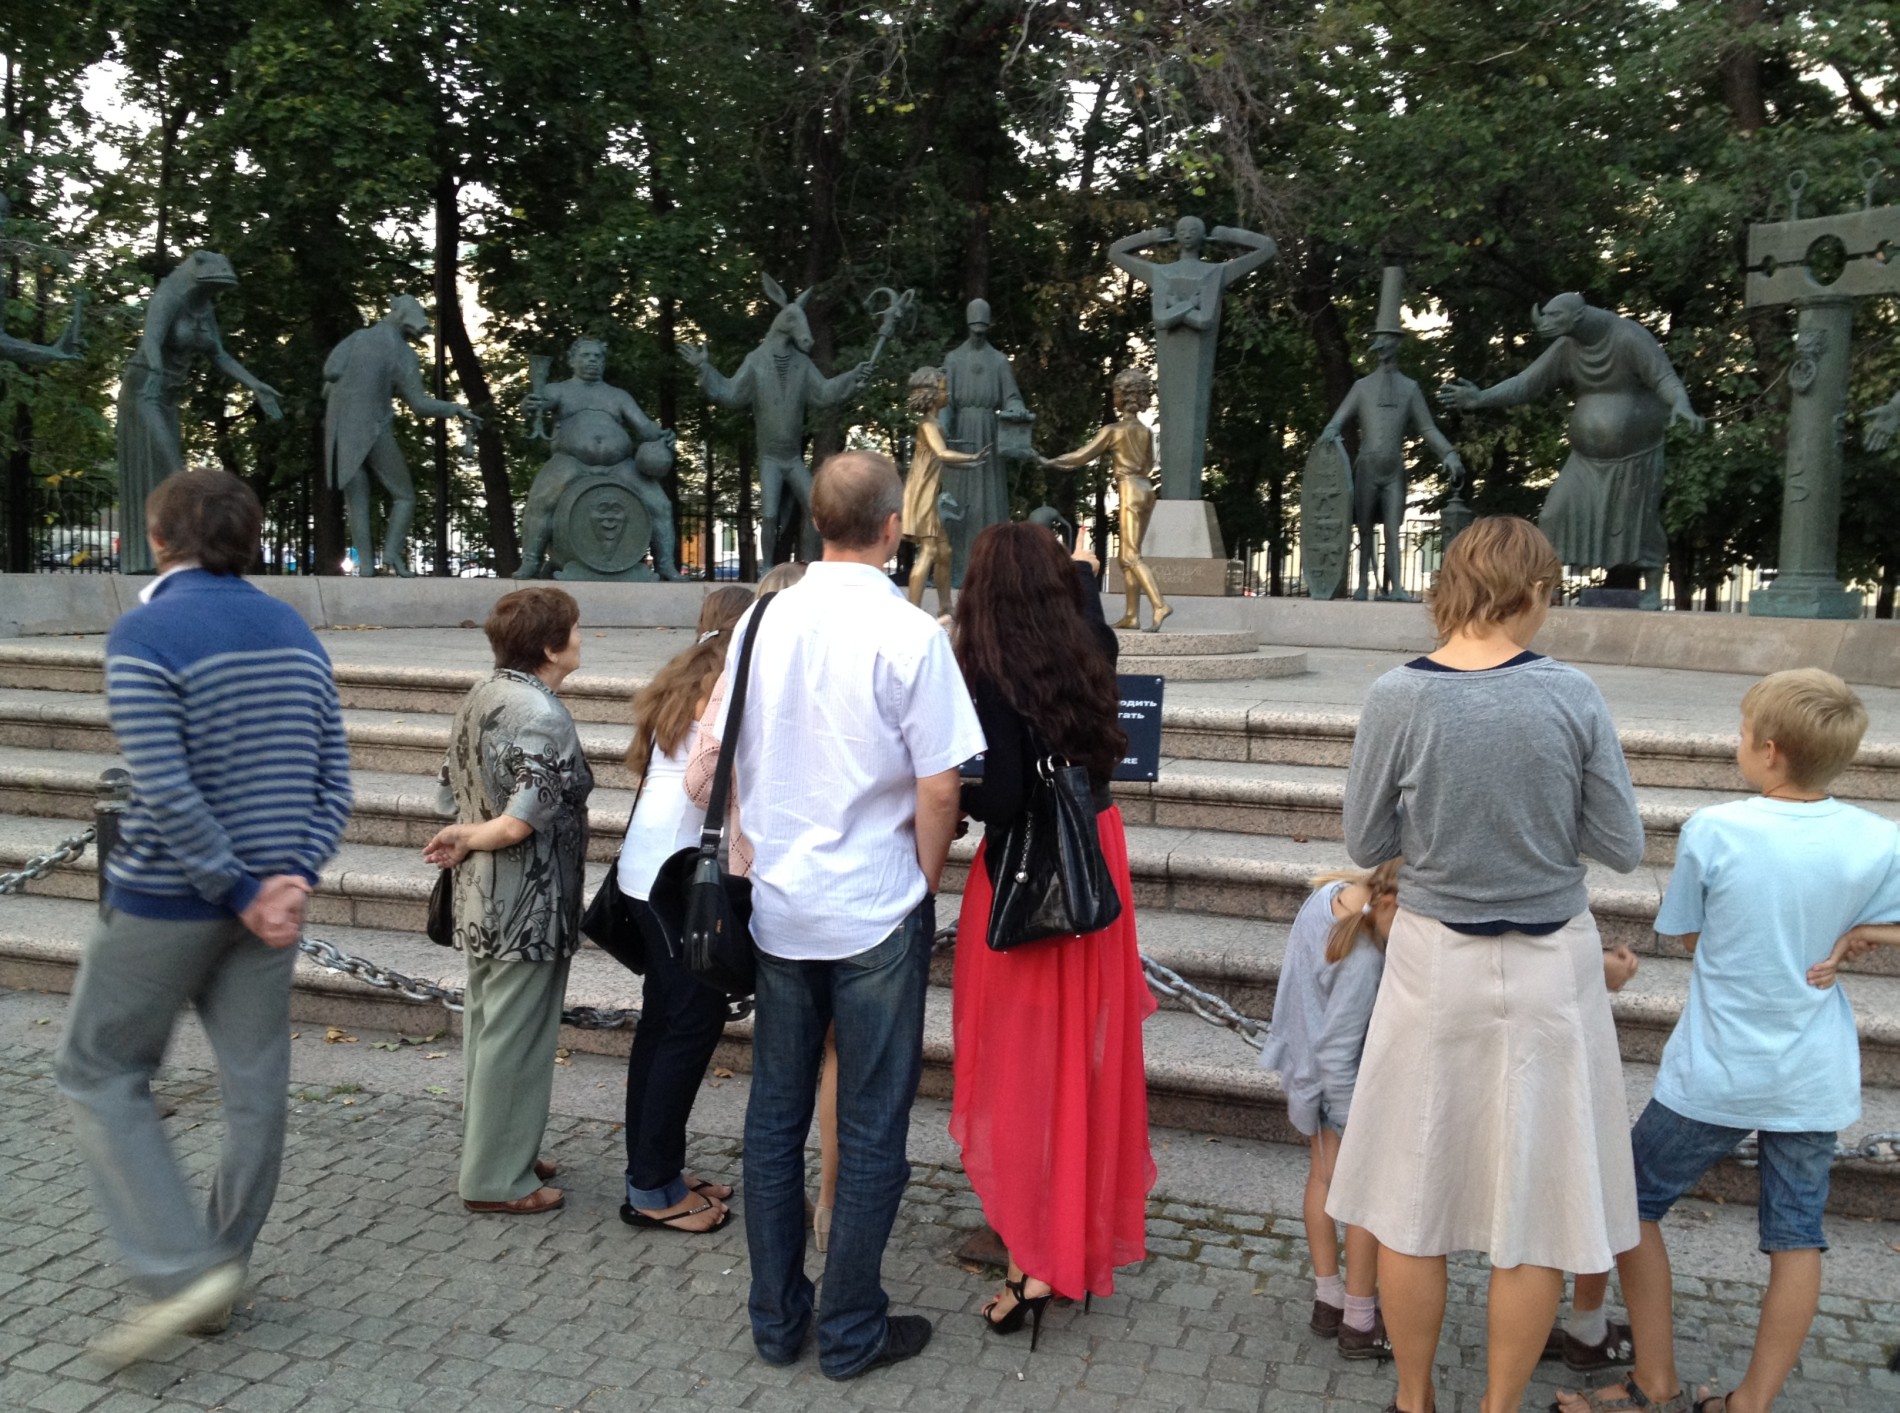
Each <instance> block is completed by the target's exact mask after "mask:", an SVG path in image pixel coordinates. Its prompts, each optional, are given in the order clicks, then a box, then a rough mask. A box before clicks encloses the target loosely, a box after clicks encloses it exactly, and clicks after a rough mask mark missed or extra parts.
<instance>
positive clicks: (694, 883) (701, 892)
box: [647, 594, 777, 997]
mask: <svg viewBox="0 0 1900 1413" xmlns="http://www.w3.org/2000/svg"><path fill="white" fill-rule="evenodd" d="M775 597H777V595H776V594H766V595H764V596H763V597H762V598H760V600H759V601H758V603H756V604H755V605H753V608H752V621H751V622H750V623H748V624H747V625H746V633H745V641H744V642H743V643H741V644H740V646H739V662H738V665H737V666H736V667H735V668H734V669H733V683H732V697H731V700H730V702H729V703H728V705H727V708H726V732H725V735H724V736H722V737H721V738H720V741H719V765H718V768H717V769H715V770H714V771H713V785H712V798H711V799H709V800H708V801H707V802H706V823H705V825H704V826H703V827H702V828H701V830H700V832H699V843H698V844H697V845H694V846H693V847H690V848H685V849H681V850H680V851H679V852H678V853H676V854H674V855H673V856H672V857H671V858H669V859H668V860H667V861H666V862H665V863H663V864H661V865H660V872H659V876H658V877H657V878H655V879H654V880H653V891H652V894H651V895H650V896H649V897H648V899H647V906H648V907H649V908H651V909H652V911H653V917H654V920H655V921H656V922H658V924H659V926H660V931H661V933H662V934H663V935H664V936H665V938H666V943H667V946H668V947H669V948H670V949H671V950H672V952H673V953H674V955H675V956H678V957H681V958H682V959H683V960H684V961H685V963H686V969H687V970H688V971H690V972H692V973H693V975H694V976H696V977H698V978H699V979H700V980H701V981H703V982H704V983H706V985H708V986H710V987H711V988H712V989H713V990H715V991H719V992H722V993H723V994H725V995H726V996H729V997H740V996H750V995H751V994H752V990H753V986H754V982H755V979H756V977H757V974H758V964H757V960H756V958H755V957H754V956H753V953H752V880H751V879H749V878H735V877H734V876H733V875H732V874H730V873H728V872H726V865H725V857H724V854H725V849H724V844H725V837H726V801H727V799H728V798H729V797H730V795H731V793H732V757H733V753H734V752H736V751H737V750H738V749H739V721H740V718H741V717H742V716H744V714H745V699H746V684H747V683H748V681H749V680H750V679H751V676H752V644H753V641H754V640H755V639H756V638H757V637H758V636H759V621H760V620H761V619H763V618H764V617H765V610H766V608H767V606H768V605H770V604H771V602H772V600H773V599H774V598H775Z"/></svg>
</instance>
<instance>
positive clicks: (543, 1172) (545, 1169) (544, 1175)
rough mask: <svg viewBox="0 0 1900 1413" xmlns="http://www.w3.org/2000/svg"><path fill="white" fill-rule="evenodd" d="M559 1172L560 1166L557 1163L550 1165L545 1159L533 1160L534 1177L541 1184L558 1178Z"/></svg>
mask: <svg viewBox="0 0 1900 1413" xmlns="http://www.w3.org/2000/svg"><path fill="white" fill-rule="evenodd" d="M560 1171H561V1165H560V1164H559V1163H550V1162H549V1161H548V1160H547V1159H546V1158H536V1159H535V1160H534V1175H535V1176H536V1177H538V1178H540V1179H541V1181H542V1182H550V1181H552V1180H553V1179H554V1178H555V1177H557V1176H559V1174H560Z"/></svg>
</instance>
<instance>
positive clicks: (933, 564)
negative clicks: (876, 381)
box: [904, 368, 990, 613]
mask: <svg viewBox="0 0 1900 1413" xmlns="http://www.w3.org/2000/svg"><path fill="white" fill-rule="evenodd" d="M949 400H950V383H949V379H947V378H946V377H945V376H944V372H943V369H941V368H919V369H918V370H917V371H916V372H915V373H912V374H911V375H910V410H911V415H912V416H914V417H915V418H916V419H917V447H916V450H915V451H913V452H912V453H911V458H910V474H909V475H908V476H906V477H905V478H904V538H905V539H907V540H915V541H916V542H917V560H916V562H915V563H914V564H912V565H911V570H910V601H911V602H912V603H914V604H916V605H917V606H918V607H919V608H921V607H922V606H923V602H924V584H925V582H926V581H928V579H929V578H930V575H931V573H932V571H935V573H936V576H937V611H938V612H939V613H948V612H949V611H950V536H949V535H948V534H947V533H946V532H945V530H944V527H943V516H942V514H941V513H940V512H939V510H938V508H937V499H938V497H939V496H941V495H942V494H943V468H944V467H945V466H970V465H974V464H975V463H976V462H979V461H985V460H988V458H989V452H990V449H989V448H988V447H987V446H986V447H982V448H980V449H978V450H976V451H952V450H951V449H950V447H949V445H948V444H947V443H946V442H945V441H944V439H943V428H942V426H940V425H939V423H938V420H937V418H938V414H940V413H941V412H942V411H943V409H944V405H945V404H946V403H947V402H949Z"/></svg>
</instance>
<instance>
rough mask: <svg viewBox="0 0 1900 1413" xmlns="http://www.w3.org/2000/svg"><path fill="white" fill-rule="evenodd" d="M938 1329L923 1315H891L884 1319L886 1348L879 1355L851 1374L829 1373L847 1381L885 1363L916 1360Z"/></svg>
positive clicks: (839, 1379)
mask: <svg viewBox="0 0 1900 1413" xmlns="http://www.w3.org/2000/svg"><path fill="white" fill-rule="evenodd" d="M934 1332H935V1331H934V1330H933V1329H932V1328H931V1324H930V1321H928V1320H926V1319H925V1318H924V1317H923V1316H922V1315H889V1316H886V1317H885V1320H884V1348H883V1350H882V1351H881V1352H879V1354H878V1356H877V1358H875V1359H873V1360H872V1361H871V1362H870V1363H868V1364H866V1365H865V1366H864V1367H863V1368H862V1369H859V1370H856V1371H855V1372H853V1373H849V1374H826V1375H825V1377H826V1378H828V1379H830V1380H832V1381H833V1382H834V1383H844V1382H845V1381H846V1380H848V1379H855V1378H858V1377H860V1376H861V1375H864V1374H868V1373H870V1372H871V1370H873V1369H882V1368H883V1367H884V1366H885V1365H886V1364H901V1363H903V1362H904V1360H906V1359H914V1358H916V1357H917V1356H918V1355H919V1354H922V1353H923V1352H924V1346H925V1345H927V1344H929V1343H930V1336H931V1335H932V1334H933V1333H934Z"/></svg>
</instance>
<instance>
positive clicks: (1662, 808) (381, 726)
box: [0, 689, 1900, 866]
mask: <svg viewBox="0 0 1900 1413" xmlns="http://www.w3.org/2000/svg"><path fill="white" fill-rule="evenodd" d="M344 716H345V727H346V730H347V731H348V734H349V738H350V748H351V760H352V764H353V767H354V769H355V771H356V772H358V782H357V783H358V793H359V796H360V797H361V800H362V803H361V804H360V805H359V812H364V813H370V812H378V811H381V810H383V809H384V808H385V806H384V805H383V804H380V803H378V801H379V799H380V794H379V791H378V790H376V789H371V788H370V784H369V782H370V781H371V778H372V777H374V776H377V775H382V776H404V775H408V776H420V777H424V778H425V780H432V779H433V777H434V775H435V773H436V770H437V769H438V767H439V766H440V764H441V761H442V756H443V753H444V752H445V751H446V750H447V747H448V741H449V731H450V721H451V718H450V717H449V716H447V715H443V714H438V713H429V712H392V711H378V710H367V709H358V708H353V709H350V710H348V711H346V712H345V713H344ZM578 729H579V735H580V739H581V746H582V749H583V750H584V751H585V752H586V754H587V757H588V761H589V764H590V765H591V766H592V768H593V770H594V778H595V781H596V784H597V787H598V788H597V795H596V805H597V806H603V807H606V806H609V803H610V796H609V795H608V794H607V793H606V792H610V791H616V790H618V791H627V790H631V789H632V788H633V784H634V781H633V776H632V773H631V771H629V770H628V768H627V766H626V761H625V756H626V752H627V747H628V745H629V743H630V742H631V740H632V730H631V728H630V727H628V726H615V725H611V724H603V723H582V724H580V725H579V728H578ZM113 750H114V742H113V738H112V733H111V727H110V723H109V721H108V719H107V714H106V708H105V702H104V699H103V698H101V697H97V696H89V695H84V694H69V693H34V692H27V691H23V690H20V689H0V810H4V809H8V808H19V809H21V810H23V811H24V812H27V813H32V812H36V811H38V812H44V813H51V814H62V815H65V814H77V813H81V812H84V811H86V810H89V809H90V805H89V803H86V802H85V801H83V800H82V799H80V798H78V797H79V796H81V795H85V794H87V793H88V792H89V790H90V786H89V785H86V784H84V783H82V782H81V781H80V780H79V779H78V778H77V776H76V775H75V776H74V778H72V779H70V780H69V779H66V778H64V777H63V776H62V775H61V774H60V772H59V770H58V767H59V765H60V764H61V762H60V761H59V760H58V759H57V756H58V755H60V754H66V755H69V756H70V757H71V759H70V761H68V762H66V764H69V765H70V768H71V770H72V771H73V772H81V771H85V770H92V771H93V778H94V779H96V778H97V769H103V768H104V765H105V764H113V763H116V761H115V760H113V759H111V758H109V753H111V752H112V751H113ZM99 762H103V763H104V764H98V763H99ZM95 765H97V769H95ZM1345 778H1346V771H1345V767H1344V766H1342V765H1332V764H1310V763H1288V762H1282V761H1271V760H1235V761H1225V760H1224V761H1208V760H1204V759H1197V758H1192V757H1178V756H1167V755H1164V756H1163V757H1162V760H1161V778H1160V779H1159V780H1158V781H1155V782H1152V783H1150V782H1141V781H1120V782H1117V783H1116V785H1115V787H1114V788H1115V793H1116V796H1117V798H1118V799H1119V801H1120V803H1121V806H1122V812H1123V815H1124V817H1125V818H1126V819H1127V820H1128V821H1129V822H1130V823H1131V824H1156V825H1162V826H1167V827H1172V828H1182V829H1215V830H1225V831H1229V832H1233V833H1239V834H1279V835H1286V836H1288V837H1305V838H1315V839H1329V840H1339V839H1341V838H1342V837H1343V826H1342V822H1341V817H1340V809H1341V802H1342V800H1343V796H1344V788H1345ZM1849 783H1851V782H1849ZM35 791H39V792H46V793H47V794H48V795H49V796H50V795H72V796H74V798H72V799H71V800H68V801H66V802H64V803H59V804H55V803H52V802H51V801H50V799H49V800H48V801H47V802H44V803H41V804H38V805H36V804H35V803H34V801H33V798H32V796H33V793H34V792H35ZM401 793H404V794H405V795H407V794H411V793H413V792H412V791H408V790H405V791H403V792H401ZM424 793H425V798H426V797H427V795H428V793H429V792H428V791H425V792H424ZM1841 793H1842V796H1843V797H1844V798H1850V799H1852V798H1853V797H1852V796H1851V795H1850V794H1848V793H1847V791H1846V790H1845V789H1843V790H1842V792H1841ZM1745 794H1746V790H1745V787H1744V785H1743V782H1742V780H1741V777H1740V775H1739V773H1736V772H1734V771H1733V770H1731V771H1730V772H1729V775H1728V777H1727V778H1726V780H1725V781H1722V782H1720V783H1711V784H1708V785H1705V786H1701V787H1688V786H1667V785H1639V786H1638V789H1637V800H1638V805H1639V808H1640V809H1641V811H1642V816H1643V823H1644V827H1645V831H1646V835H1647V838H1646V851H1645V856H1644V862H1645V863H1649V864H1653V865H1660V866H1667V865H1669V864H1671V863H1673V862H1674V860H1675V849H1676V841H1677V836H1678V835H1679V833H1680V831H1681V828H1682V824H1683V822H1684V821H1685V820H1686V819H1687V818H1688V817H1689V816H1690V815H1691V814H1693V813H1694V812H1695V811H1696V810H1697V809H1701V808H1703V807H1705V806H1707V805H1711V804H1716V803H1719V802H1721V801H1724V800H1730V799H1739V798H1743V797H1744V796H1745ZM1854 803H1857V804H1859V805H1861V806H1863V807H1864V808H1867V809H1871V810H1872V811H1873V812H1874V813H1876V814H1881V815H1884V816H1886V817H1888V818H1900V800H1890V799H1885V798H1881V797H1878V796H1876V797H1875V798H1871V799H1855V800H1854ZM613 810H619V811H620V813H619V816H618V819H616V820H614V821H613V828H614V829H615V830H618V829H619V827H620V824H621V822H623V821H624V820H625V818H626V814H625V808H624V807H622V805H621V802H620V801H618V800H611V805H610V807H609V808H608V813H610V814H611V813H612V812H613ZM354 837H357V838H360V839H363V840H365V841H369V842H377V841H379V836H373V835H371V834H359V835H357V836H354ZM411 837H412V835H411V834H403V835H401V836H399V837H398V836H388V837H387V838H380V841H381V842H402V841H404V840H407V839H409V838H411ZM424 837H426V835H425V836H424ZM418 842H419V841H418Z"/></svg>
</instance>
